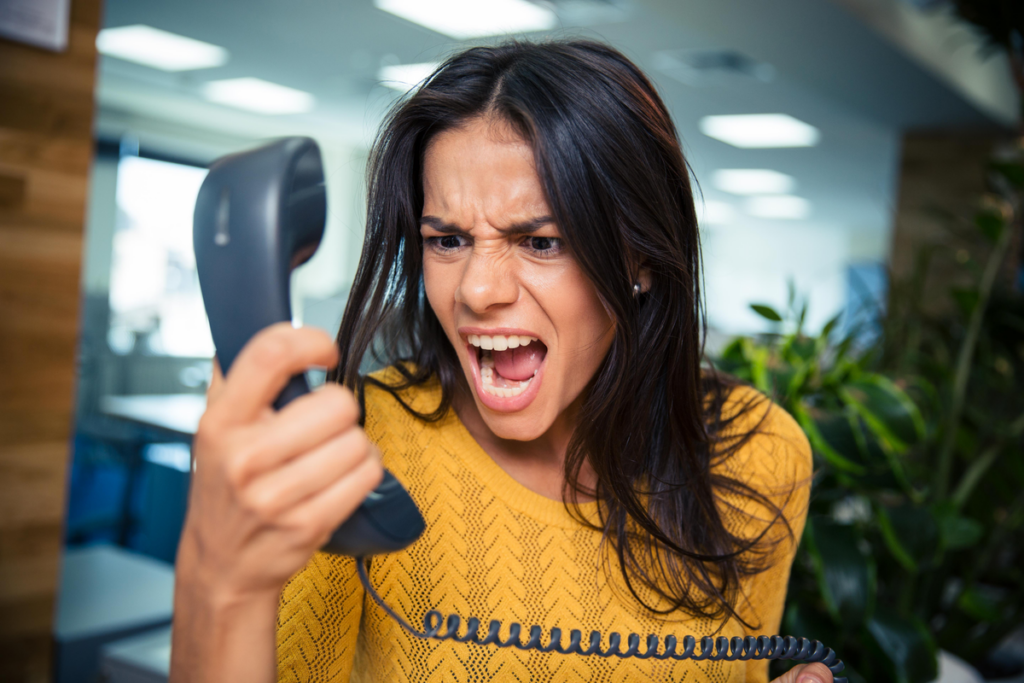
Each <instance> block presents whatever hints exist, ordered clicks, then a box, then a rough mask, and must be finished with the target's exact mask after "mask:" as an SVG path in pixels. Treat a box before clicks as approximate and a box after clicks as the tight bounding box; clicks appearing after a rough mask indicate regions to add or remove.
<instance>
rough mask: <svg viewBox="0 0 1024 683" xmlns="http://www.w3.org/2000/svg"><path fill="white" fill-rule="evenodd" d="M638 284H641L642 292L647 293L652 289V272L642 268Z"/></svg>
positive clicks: (638, 275)
mask: <svg viewBox="0 0 1024 683" xmlns="http://www.w3.org/2000/svg"><path fill="white" fill-rule="evenodd" d="M637 282H639V283H640V291H641V292H646V291H648V290H649V289H650V288H651V271H649V270H648V269H647V268H641V269H640V272H639V273H638V274H637Z"/></svg>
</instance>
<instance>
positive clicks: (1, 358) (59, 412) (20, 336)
mask: <svg viewBox="0 0 1024 683" xmlns="http://www.w3.org/2000/svg"><path fill="white" fill-rule="evenodd" d="M100 14H101V0H72V3H71V29H70V35H69V46H68V49H67V51H66V52H64V53H59V54H57V53H51V52H47V51H45V50H40V49H36V48H33V47H29V46H27V45H21V44H18V43H14V42H10V41H6V40H3V39H0V680H3V681H46V680H49V678H50V675H51V661H50V660H51V657H52V643H51V632H52V627H53V623H52V622H53V613H54V604H55V594H56V588H57V578H58V577H57V571H58V565H59V559H60V547H61V524H62V519H63V508H64V500H65V481H66V473H67V463H68V457H69V441H70V437H71V427H72V422H73V410H74V406H73V396H74V380H75V354H76V348H75V347H76V340H77V331H78V310H79V291H78V289H79V276H80V270H81V258H82V242H83V230H84V221H85V202H86V196H87V190H88V185H89V178H88V176H89V164H90V160H91V156H92V134H91V131H92V117H93V89H94V86H95V74H96V48H95V42H96V33H97V31H98V30H99V25H100Z"/></svg>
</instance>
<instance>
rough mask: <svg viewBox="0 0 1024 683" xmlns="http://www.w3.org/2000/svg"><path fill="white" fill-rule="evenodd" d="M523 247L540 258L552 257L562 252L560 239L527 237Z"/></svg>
mask: <svg viewBox="0 0 1024 683" xmlns="http://www.w3.org/2000/svg"><path fill="white" fill-rule="evenodd" d="M524 245H525V246H526V247H527V248H528V249H529V250H530V251H533V252H535V253H537V254H539V255H541V256H553V255H555V254H557V253H558V252H560V251H561V250H562V239H561V238H560V237H527V238H526V240H524Z"/></svg>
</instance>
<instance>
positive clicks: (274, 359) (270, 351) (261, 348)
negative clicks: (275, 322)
mask: <svg viewBox="0 0 1024 683" xmlns="http://www.w3.org/2000/svg"><path fill="white" fill-rule="evenodd" d="M291 353H292V345H291V344H290V343H289V342H288V339H287V338H285V337H284V336H283V335H280V334H276V335H274V334H267V335H266V336H264V337H262V338H260V339H259V340H258V342H257V343H255V344H253V348H252V356H253V361H255V363H256V364H257V365H258V366H259V367H264V368H266V367H271V368H274V367H280V366H282V365H285V364H287V363H288V360H289V357H290V356H291Z"/></svg>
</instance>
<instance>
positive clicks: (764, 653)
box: [356, 557, 846, 683]
mask: <svg viewBox="0 0 1024 683" xmlns="http://www.w3.org/2000/svg"><path fill="white" fill-rule="evenodd" d="M356 570H357V571H358V572H359V580H360V581H361V582H362V584H363V588H365V589H366V592H367V593H369V594H370V597H372V598H373V601H374V602H376V603H377V604H378V605H380V608H381V609H383V610H384V611H385V612H387V614H388V616H390V617H391V618H392V619H394V620H395V621H396V622H398V624H399V625H400V626H401V627H402V628H404V629H405V630H406V631H408V632H409V633H411V634H412V635H414V636H416V637H417V638H422V639H424V640H430V639H433V640H449V639H450V640H454V641H456V642H459V643H474V644H476V645H496V646H498V647H514V648H517V649H519V650H537V651H538V652H557V653H559V654H563V655H568V654H576V655H582V656H584V657H585V656H588V655H596V656H598V657H619V658H622V659H626V658H627V657H636V658H637V659H649V658H651V659H676V660H681V659H693V660H695V661H700V660H713V661H715V660H726V661H730V662H731V661H735V660H737V659H738V660H743V661H746V660H748V659H795V660H797V661H801V662H821V663H822V664H824V665H825V666H827V667H828V668H829V670H830V671H831V672H832V676H833V681H834V683H846V678H845V677H837V676H836V675H837V674H839V673H840V672H841V671H842V670H843V669H844V668H845V667H844V665H843V662H842V661H841V660H840V659H839V658H838V657H837V656H836V653H835V652H834V651H833V650H832V648H830V647H825V645H823V644H822V643H821V642H819V641H817V640H808V639H807V638H794V637H793V636H786V637H782V636H747V637H746V638H740V637H738V636H737V637H735V638H733V639H732V640H730V639H729V638H726V637H724V636H721V637H719V638H717V639H715V638H712V637H711V636H704V637H703V638H701V639H700V654H694V649H695V647H696V645H697V639H696V638H694V637H693V636H684V637H683V651H682V652H676V645H677V644H678V641H677V640H676V637H675V636H665V648H664V651H662V652H658V644H659V639H658V636H655V635H650V636H647V649H646V651H644V652H642V653H641V652H640V636H638V635H637V634H635V633H630V634H629V636H627V637H626V650H625V651H621V650H620V649H619V646H620V644H621V643H622V636H621V635H619V634H618V633H615V632H612V633H610V634H609V635H608V649H606V650H602V649H601V640H602V638H601V634H600V632H598V631H591V632H590V645H589V646H588V647H586V648H585V649H584V648H583V647H581V646H580V641H581V639H582V633H581V632H580V631H578V630H577V629H573V630H571V631H570V632H569V646H568V647H562V629H560V628H552V629H551V637H550V638H549V640H548V644H547V645H544V644H543V643H542V642H541V627H540V626H531V627H530V639H529V640H528V641H527V642H525V643H523V642H521V641H520V640H519V634H520V633H521V632H522V630H523V627H522V626H521V625H519V624H517V623H514V622H513V623H511V624H509V628H508V631H509V635H508V640H505V641H503V640H501V638H500V637H499V635H498V632H499V631H501V622H500V621H497V620H492V621H491V623H490V625H489V626H488V627H487V635H486V636H484V637H483V638H478V637H477V634H478V633H479V631H480V620H479V619H477V618H476V617H470V618H469V619H467V620H466V634H465V635H462V636H460V635H459V626H460V625H461V623H462V619H461V618H460V617H459V616H458V615H457V614H450V615H448V618H447V619H445V618H444V615H442V614H441V613H440V612H438V611H437V610H430V611H429V612H427V613H426V614H425V615H424V616H423V630H422V631H418V630H416V629H415V628H413V627H412V626H411V625H409V623H408V622H406V621H405V619H403V618H402V617H400V616H399V615H397V614H395V612H394V611H393V610H392V609H391V608H390V607H388V606H387V604H385V602H384V600H383V599H382V598H381V597H380V596H379V595H377V591H376V590H374V588H373V586H372V585H371V584H370V577H369V576H367V573H366V562H365V560H364V558H362V557H357V558H356ZM442 626H444V627H445V629H444V632H442V631H441V628H442Z"/></svg>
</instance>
